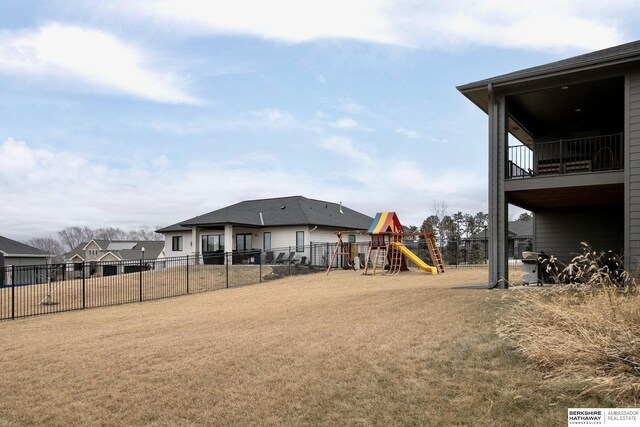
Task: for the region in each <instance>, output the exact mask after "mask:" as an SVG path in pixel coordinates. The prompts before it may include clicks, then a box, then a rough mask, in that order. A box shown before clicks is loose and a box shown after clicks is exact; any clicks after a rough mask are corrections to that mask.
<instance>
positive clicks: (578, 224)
mask: <svg viewBox="0 0 640 427" xmlns="http://www.w3.org/2000/svg"><path fill="white" fill-rule="evenodd" d="M535 217H536V227H535V233H536V235H535V246H536V247H535V250H536V251H544V252H545V253H546V254H548V255H555V256H556V257H558V259H559V260H560V261H562V262H563V263H565V264H567V263H569V262H570V261H571V260H572V259H573V257H575V256H576V255H577V254H578V253H582V249H581V248H582V247H581V245H580V242H587V243H589V245H591V247H592V248H593V249H594V250H596V251H607V250H612V251H614V252H616V253H621V252H622V251H623V248H624V207H623V206H622V205H611V206H585V207H578V208H565V209H547V210H539V211H536V212H535Z"/></svg>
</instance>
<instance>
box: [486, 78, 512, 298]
mask: <svg viewBox="0 0 640 427" xmlns="http://www.w3.org/2000/svg"><path fill="white" fill-rule="evenodd" d="M489 91H490V94H491V96H490V99H489V227H488V228H489V287H491V288H494V287H498V288H502V289H504V288H507V287H508V284H507V281H508V280H509V263H508V252H507V240H508V231H507V230H508V226H507V223H508V221H507V220H508V204H507V198H506V193H505V190H504V181H505V177H506V168H507V158H506V155H507V149H508V148H507V147H508V144H507V141H508V136H507V121H508V114H507V100H506V98H505V96H504V95H503V94H495V93H494V92H493V87H489Z"/></svg>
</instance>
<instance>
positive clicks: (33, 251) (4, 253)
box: [0, 236, 53, 286]
mask: <svg viewBox="0 0 640 427" xmlns="http://www.w3.org/2000/svg"><path fill="white" fill-rule="evenodd" d="M52 257H53V254H48V253H46V252H45V251H42V250H40V249H38V248H34V247H33V246H29V245H25V244H24V243H20V242H17V241H15V240H11V239H8V238H6V237H2V236H0V286H3V285H5V284H9V283H14V282H15V283H24V282H27V281H30V282H31V281H33V278H32V276H33V274H32V273H31V272H29V271H26V270H25V269H26V268H27V267H23V268H18V269H17V270H15V269H13V271H12V269H10V267H13V266H16V267H22V266H29V265H45V264H47V261H48V259H50V258H52ZM3 267H5V268H4V269H3ZM13 274H15V277H13V276H12V275H13Z"/></svg>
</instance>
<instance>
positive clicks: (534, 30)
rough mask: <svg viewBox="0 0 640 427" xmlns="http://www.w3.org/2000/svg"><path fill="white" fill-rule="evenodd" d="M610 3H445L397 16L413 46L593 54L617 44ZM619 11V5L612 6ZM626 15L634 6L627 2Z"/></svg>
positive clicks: (619, 34)
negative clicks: (593, 51)
mask: <svg viewBox="0 0 640 427" xmlns="http://www.w3.org/2000/svg"><path fill="white" fill-rule="evenodd" d="M612 3H616V2H615V1H614V2H606V3H605V2H590V1H577V0H576V1H563V2H558V1H553V0H540V1H535V2H512V1H509V0H493V1H489V2H475V1H469V0H451V1H448V2H434V4H431V5H430V7H422V6H417V7H416V6H414V7H411V8H406V9H404V10H402V11H401V12H400V13H401V14H403V16H402V18H403V21H404V23H405V25H406V27H405V28H406V30H407V31H406V32H405V33H404V34H403V40H404V42H405V43H407V44H412V45H417V46H424V45H425V44H426V45H427V46H429V45H430V42H429V40H431V42H432V43H437V44H440V45H444V46H447V45H451V44H453V45H456V44H465V45H485V46H499V47H507V48H527V49H545V50H548V49H555V50H567V49H577V50H587V51H588V50H595V49H599V48H604V47H609V46H613V45H616V44H619V43H622V42H623V40H624V39H623V35H622V32H621V30H620V29H618V28H617V26H616V24H618V22H617V21H614V20H612V19H607V18H608V17H611V16H612V15H610V11H611V10H612V9H615V6H613V4H612ZM617 3H618V4H619V5H621V6H622V7H625V6H624V4H623V3H627V2H617ZM626 7H628V8H629V12H633V11H634V8H635V6H632V5H631V4H629V3H627V6H626Z"/></svg>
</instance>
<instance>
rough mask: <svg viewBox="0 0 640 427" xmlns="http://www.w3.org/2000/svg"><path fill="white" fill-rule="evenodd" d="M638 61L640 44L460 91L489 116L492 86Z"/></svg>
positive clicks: (493, 79)
mask: <svg viewBox="0 0 640 427" xmlns="http://www.w3.org/2000/svg"><path fill="white" fill-rule="evenodd" d="M638 61H640V40H639V41H634V42H630V43H625V44H622V45H619V46H614V47H610V48H607V49H602V50H598V51H595V52H590V53H586V54H584V55H578V56H574V57H571V58H567V59H563V60H560V61H555V62H550V63H548V64H543V65H538V66H536V67H531V68H525V69H522V70H519V71H514V72H512V73H507V74H502V75H499V76H495V77H491V78H488V79H484V80H478V81H476V82H473V83H467V84H464V85H461V86H457V89H458V90H459V91H460V92H461V93H462V94H464V95H465V96H466V97H467V98H469V100H471V101H472V102H473V103H474V104H476V105H477V106H478V107H480V108H481V109H482V110H483V111H485V112H487V111H488V101H489V88H488V86H489V85H491V86H492V87H494V88H498V87H500V86H503V85H505V86H506V85H515V84H520V83H528V82H531V81H536V80H539V79H546V78H555V77H559V76H565V75H568V74H571V73H579V72H584V71H589V70H599V69H604V68H606V67H618V66H625V64H630V63H634V62H638Z"/></svg>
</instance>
